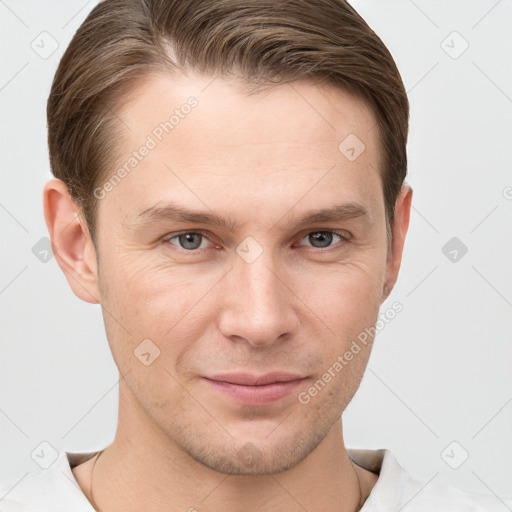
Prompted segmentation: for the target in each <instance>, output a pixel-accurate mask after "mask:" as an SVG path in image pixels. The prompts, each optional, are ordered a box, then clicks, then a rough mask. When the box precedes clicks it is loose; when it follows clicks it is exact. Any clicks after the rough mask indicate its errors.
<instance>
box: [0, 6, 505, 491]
mask: <svg viewBox="0 0 512 512" xmlns="http://www.w3.org/2000/svg"><path fill="white" fill-rule="evenodd" d="M95 3H96V2H95V1H90V2H84V1H69V0H66V1H63V0H62V1H46V2H38V1H18V2H14V1H13V0H3V1H0V38H1V44H0V51H1V74H0V102H1V103H0V104H1V112H2V117H1V119H2V122H1V128H0V129H1V132H0V144H1V151H0V159H1V164H0V169H1V173H2V177H1V178H2V186H1V189H0V223H1V233H2V242H1V248H2V252H1V276H0V301H1V308H0V315H1V321H2V323H1V326H2V329H1V332H2V339H1V367H0V372H1V374H0V376H1V380H0V382H1V402H0V426H1V433H2V435H1V437H0V446H1V457H0V460H1V467H0V480H4V479H7V478H9V479H11V478H21V477H23V476H24V475H25V474H26V473H27V472H32V471H38V470H40V468H39V466H38V465H37V464H36V463H35V462H34V460H33V459H32V458H31V453H32V452H33V450H34V449H36V448H37V447H38V446H39V445H40V443H41V442H42V441H46V442H48V443H50V444H51V445H52V446H54V447H55V448H56V449H57V450H59V451H63V450H66V451H82V450H83V451H88V450H94V449H99V448H102V447H103V446H105V445H106V444H108V443H109V442H110V441H111V440H112V439H113V436H114V432H115V427H116V421H117V380H118V374H117V370H116V367H115V364H114V362H113V360H112V357H111V355H110V352H109V349H108V345H107V340H106V337H105V333H104V327H103V320H102V317H101V309H100V306H98V305H90V304H87V303H84V302H81V301H80V300H79V299H78V298H77V297H75V295H74V294H73V293H72V292H71V290H70V288H69V286H68V284H67V282H66V280H65V278H64V275H63V273H62V272H61V270H60V268H59V267H58V265H57V264H56V262H55V259H54V258H52V259H50V260H49V261H48V262H47V263H43V262H41V261H40V260H39V259H38V258H37V257H36V256H35V255H34V254H33V252H32V248H33V246H34V245H35V244H36V243H37V242H38V241H39V240H40V239H41V238H42V237H45V236H47V234H48V233H47V230H46V226H45V223H44V219H43V212H42V188H43V184H44V183H45V181H46V180H47V179H49V178H50V177H51V174H50V171H49V163H48V157H47V146H46V115H45V109H46V99H47V97H48V93H49V89H50V84H51V80H52V78H53V74H54V72H55V70H56V67H57V64H58V61H59V59H60V56H61V55H62V53H63V51H64V49H65V47H66V45H67V44H68V42H69V40H70V39H71V37H72V35H73V33H74V32H75V30H76V29H77V27H78V26H79V24H80V23H81V22H82V20H83V19H84V18H85V16H86V15H87V13H88V12H89V11H90V10H91V9H92V7H93V5H95ZM353 4H354V6H355V7H356V8H357V9H358V11H359V12H360V13H361V15H362V16H363V17H364V18H365V19H366V20H367V21H368V23H369V24H370V25H371V26H372V28H373V29H374V30H375V31H376V32H377V33H378V34H379V35H380V37H381V38H382V39H383V41H384V42H385V43H386V44H387V45H388V47H389V49H390V50H391V53H392V54H393V56H394V58H395V60H396V62H397V64H398V67H399V69H400V71H401V74H402V77H403V80H404V83H405V85H406V88H407V89H408V92H409V99H410V102H411V129H410V142H409V146H408V151H409V176H408V179H407V182H408V183H409V184H410V185H411V186H412V187H413V189H414V197H413V209H412V213H411V224H410V228H409V234H408V240H407V241H406V245H405V252H404V259H403V263H402V269H401V272H400V276H399V281H398V284H397V285H396V287H395V289H394V291H393V292H392V294H391V296H390V297H389V299H388V300H387V302H386V304H384V305H383V307H382V310H381V311H385V310H386V309H387V308H388V307H389V306H390V305H391V304H392V303H393V302H394V301H396V300H398V301H400V302H401V303H402V304H403V307H404V309H403V311H402V312H401V313H399V314H398V315H397V316H396V318H395V319H394V320H393V321H392V322H391V323H389V324H388V325H387V326H386V327H385V329H383V330H382V331H381V332H380V333H379V334H378V337H377V340H376V344H375V348H374V352H373V354H372V357H371V359H370V362H369V367H368V370H367V373H366V375H365V377H364V379H363V382H362V384H361V387H360V389H359V391H358V392H357V394H356V396H355V398H354V400H353V401H352V403H351V404H350V405H349V407H348V409H347V411H346V413H345V415H344V425H345V435H346V444H347V446H348V447H360V448H389V449H391V450H392V451H393V452H394V453H395V454H396V456H397V458H398V460H399V461H400V463H401V464H402V465H403V466H404V467H405V468H406V469H407V470H408V471H409V472H411V473H412V474H414V475H416V476H417V477H419V478H421V479H424V480H425V481H438V482H439V481H444V482H451V483H453V484H455V485H457V486H459V487H462V488H465V489H469V490H476V491H481V492H487V493H497V494H499V495H508V496H511V495H512V436H511V432H512V429H511V427H512V372H511V369H512V343H511V341H512V339H511V338H512V337H511V332H512V325H511V321H510V319H511V308H512V289H511V288H512V287H511V276H512V268H511V262H512V247H511V245H512V244H511V240H512V237H511V234H512V233H511V211H512V200H511V198H512V173H511V164H512V149H511V148H512V123H511V121H512V117H511V113H512V67H511V63H512V31H511V30H510V27H511V22H512V3H511V2H510V0H501V1H496V0H479V1H472V2H468V1H453V0H450V1H447V0H436V1H427V0H415V2H413V1H411V0H396V1H389V0H386V1H383V0H354V1H353ZM43 31H46V32H48V33H49V34H50V35H51V37H52V38H54V39H55V40H56V41H57V43H58V48H57V50H56V51H55V52H54V53H53V54H52V55H50V56H48V57H47V58H41V57H40V56H39V55H38V54H37V53H36V52H35V51H34V50H33V48H32V47H31V44H33V45H34V46H35V45H36V44H39V45H40V46H42V44H43V43H41V40H42V39H41V38H42V37H44V38H46V39H45V41H46V42H45V48H46V51H48V50H49V49H51V41H50V39H49V36H47V35H43V36H41V35H40V34H41V33H42V32H43ZM454 31H456V32H458V33H459V34H460V36H461V37H459V36H457V35H453V34H452V33H453V32H454ZM462 38H463V39H462ZM33 41H34V43H32V42H33ZM443 41H444V43H443ZM464 41H467V43H468V44H469V47H468V48H467V50H466V51H465V52H464V53H462V54H461V55H458V53H460V51H461V50H462V49H463V48H464V46H465V43H464ZM40 51H42V50H40ZM450 53H451V55H450ZM45 57H46V55H45ZM454 57H457V58H454ZM452 237H457V238H458V239H459V240H460V241H461V242H462V243H464V244H465V246H467V248H468V252H467V254H465V255H464V256H463V257H460V253H459V259H458V261H456V262H453V261H450V259H449V258H448V257H447V256H445V254H444V253H443V252H442V248H443V246H444V245H445V244H446V243H447V242H448V241H449V240H450V239H451V238H452ZM453 441H456V442H457V443H458V444H456V445H451V447H450V448H449V449H448V451H447V452H446V451H445V449H446V447H447V446H449V445H450V443H452V442H453ZM464 450H465V451H467V452H468V454H469V458H468V459H467V460H466V461H465V462H464V463H463V464H462V465H461V466H460V467H459V468H458V469H452V468H451V467H449V465H448V464H447V463H446V462H445V460H444V459H443V456H442V454H443V453H444V454H445V459H449V460H450V462H451V463H452V465H453V464H454V462H453V461H455V462H457V461H459V460H461V458H462V457H463V455H464V453H465V452H464ZM446 453H448V457H447V456H446Z"/></svg>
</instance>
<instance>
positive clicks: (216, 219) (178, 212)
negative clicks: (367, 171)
mask: <svg viewBox="0 0 512 512" xmlns="http://www.w3.org/2000/svg"><path fill="white" fill-rule="evenodd" d="M284 216H286V214H285V215H284ZM284 216H283V217H284ZM363 216H365V217H366V218H368V217H369V211H368V209H367V208H366V207H365V206H363V205H361V204H359V203H357V202H348V203H343V204H339V205H335V206H332V207H329V208H320V209H316V210H308V211H306V212H304V213H303V215H302V216H301V217H300V218H299V219H298V221H297V223H296V225H297V227H300V226H304V225H306V224H317V223H321V222H340V221H344V220H349V219H354V218H357V217H363ZM283 217H281V219H282V218H283ZM281 219H279V221H281ZM156 221H174V222H183V223H191V224H206V225H212V226H218V227H222V228H228V229H229V230H231V231H235V230H236V227H237V224H238V223H237V221H236V219H235V218H233V217H226V218H223V217H221V216H219V215H217V214H216V213H214V212H201V211H195V210H189V209H187V208H184V207H183V206H180V205H178V204H175V203H166V204H165V205H163V206H151V207H150V208H147V209H145V210H143V211H141V212H140V213H139V214H138V215H137V216H136V217H135V219H134V220H133V221H132V222H131V223H130V224H131V225H133V226H135V227H137V226H139V225H147V224H150V223H152V222H156ZM279 221H278V222H279ZM276 224H277V222H276Z"/></svg>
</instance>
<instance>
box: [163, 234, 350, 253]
mask: <svg viewBox="0 0 512 512" xmlns="http://www.w3.org/2000/svg"><path fill="white" fill-rule="evenodd" d="M313 233H332V234H334V235H337V236H339V237H340V238H341V240H342V241H341V242H339V243H340V244H341V247H343V246H345V245H346V244H347V243H349V242H350V239H351V238H352V236H351V235H350V234H347V232H346V231H337V230H333V229H317V230H315V231H309V232H308V233H306V234H305V235H304V236H303V237H302V238H301V241H302V240H303V239H304V238H306V237H307V236H308V235H311V234H313ZM187 234H197V235H201V236H202V237H204V238H206V239H207V240H208V241H209V242H212V240H210V238H209V237H208V235H207V233H206V232H204V231H202V230H195V231H180V232H179V233H176V234H173V235H170V236H167V237H166V238H165V239H164V242H167V243H170V241H171V240H174V239H177V238H178V237H180V236H181V235H187ZM170 245H174V246H175V247H176V248H177V249H179V250H180V251H183V252H187V253H189V254H194V253H199V252H202V251H203V250H205V249H183V248H182V247H179V246H178V245H175V244H172V243H170ZM306 247H310V249H312V250H313V251H315V252H326V251H328V250H329V249H332V248H335V247H336V245H330V246H328V247H325V248H323V247H313V246H306Z"/></svg>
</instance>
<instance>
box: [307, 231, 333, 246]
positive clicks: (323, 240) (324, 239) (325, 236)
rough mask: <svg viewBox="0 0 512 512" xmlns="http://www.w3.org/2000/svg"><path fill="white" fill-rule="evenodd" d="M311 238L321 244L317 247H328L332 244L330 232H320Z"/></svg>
mask: <svg viewBox="0 0 512 512" xmlns="http://www.w3.org/2000/svg"><path fill="white" fill-rule="evenodd" d="M310 237H312V240H314V241H315V242H320V245H319V246H316V247H328V246H329V245H330V244H331V242H332V233H329V232H328V231H319V232H317V233H313V234H312V235H310ZM310 241H311V240H310ZM313 245H314V244H313Z"/></svg>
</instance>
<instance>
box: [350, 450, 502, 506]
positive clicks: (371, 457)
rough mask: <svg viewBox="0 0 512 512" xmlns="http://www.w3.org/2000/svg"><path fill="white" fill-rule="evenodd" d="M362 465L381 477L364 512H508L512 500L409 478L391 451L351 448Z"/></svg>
mask: <svg viewBox="0 0 512 512" xmlns="http://www.w3.org/2000/svg"><path fill="white" fill-rule="evenodd" d="M348 453H349V456H350V458H351V459H352V460H353V461H354V462H355V463H356V464H357V465H358V466H361V467H363V468H365V469H367V470H369V471H372V472H373V473H376V474H378V479H377V481H376V483H375V485H374V486H373V488H372V489H371V492H370V494H369V496H368V498H367V500H366V501H365V503H364V505H363V508H362V509H361V512H398V511H400V512H432V511H436V512H454V511H457V512H459V511H464V512H507V510H508V511H512V499H511V498H510V497H508V498H505V497H503V496H498V495H496V494H493V493H491V492H489V493H479V492H470V491H465V490H462V489H459V488H458V487H455V486H453V485H451V484H446V483H441V482H435V475H434V476H433V477H432V478H431V479H430V480H421V479H418V478H416V477H414V476H411V475H409V474H408V473H407V472H406V471H405V470H404V468H403V467H402V466H401V465H400V464H399V462H398V460H397V459H396V458H395V456H394V455H393V454H392V453H391V451H389V450H385V449H380V450H360V449H349V450H348Z"/></svg>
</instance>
